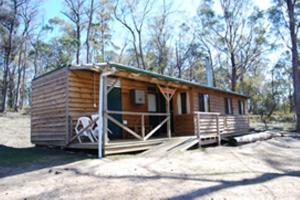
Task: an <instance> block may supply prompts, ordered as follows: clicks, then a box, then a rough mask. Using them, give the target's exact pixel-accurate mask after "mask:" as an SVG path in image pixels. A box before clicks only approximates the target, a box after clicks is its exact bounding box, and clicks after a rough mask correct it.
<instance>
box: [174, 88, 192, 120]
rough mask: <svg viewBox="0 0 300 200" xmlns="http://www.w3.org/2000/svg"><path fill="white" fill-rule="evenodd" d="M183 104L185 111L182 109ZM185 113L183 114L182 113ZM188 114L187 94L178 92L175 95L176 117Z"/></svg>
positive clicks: (188, 100) (188, 101) (188, 102)
mask: <svg viewBox="0 0 300 200" xmlns="http://www.w3.org/2000/svg"><path fill="white" fill-rule="evenodd" d="M183 94H185V95H184V96H185V98H184V99H185V100H183V98H182V97H183ZM184 102H185V109H183V108H184V104H183V103H184ZM183 111H185V112H183ZM189 113H190V98H189V93H188V92H187V91H186V92H179V93H178V94H177V114H178V115H183V114H189Z"/></svg>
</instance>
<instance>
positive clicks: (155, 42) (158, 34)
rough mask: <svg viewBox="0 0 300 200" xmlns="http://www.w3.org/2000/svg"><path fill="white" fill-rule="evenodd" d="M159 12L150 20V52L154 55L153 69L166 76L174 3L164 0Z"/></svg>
mask: <svg viewBox="0 0 300 200" xmlns="http://www.w3.org/2000/svg"><path fill="white" fill-rule="evenodd" d="M158 9H159V12H158V14H157V15H155V16H153V17H152V18H151V20H150V26H149V30H150V31H149V32H150V41H149V43H150V45H149V46H150V52H152V53H153V54H154V56H153V57H154V58H153V63H152V64H151V66H152V67H151V69H152V70H155V71H158V72H159V73H161V74H164V71H165V69H166V68H167V66H168V61H169V57H170V50H171V49H170V47H169V46H168V45H169V43H170V39H171V36H172V31H173V27H172V25H171V18H172V15H173V14H174V11H173V8H172V2H169V3H168V2H166V0H162V4H161V5H160V6H159V8H158Z"/></svg>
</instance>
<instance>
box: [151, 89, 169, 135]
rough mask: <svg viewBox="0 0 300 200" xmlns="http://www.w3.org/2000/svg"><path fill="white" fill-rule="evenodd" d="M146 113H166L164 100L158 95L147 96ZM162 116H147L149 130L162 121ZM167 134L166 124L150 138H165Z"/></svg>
mask: <svg viewBox="0 0 300 200" xmlns="http://www.w3.org/2000/svg"><path fill="white" fill-rule="evenodd" d="M147 100H148V112H150V113H151V112H152V113H164V112H166V100H165V98H164V97H163V96H162V95H161V94H160V93H149V94H148V98H147ZM164 118H165V117H164V116H149V128H150V129H153V128H155V127H156V126H157V125H158V124H160V122H161V121H163V120H164ZM166 133H167V129H166V124H165V125H164V126H163V127H161V128H160V129H159V130H158V131H157V132H156V133H154V135H153V136H152V137H165V136H166Z"/></svg>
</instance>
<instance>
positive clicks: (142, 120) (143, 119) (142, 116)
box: [141, 114, 145, 140]
mask: <svg viewBox="0 0 300 200" xmlns="http://www.w3.org/2000/svg"><path fill="white" fill-rule="evenodd" d="M141 123H142V138H143V140H145V115H144V114H142V115H141Z"/></svg>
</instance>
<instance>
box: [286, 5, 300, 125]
mask: <svg viewBox="0 0 300 200" xmlns="http://www.w3.org/2000/svg"><path fill="white" fill-rule="evenodd" d="M286 3H287V10H288V16H289V29H290V37H291V43H292V66H293V86H294V100H295V113H296V116H297V121H296V129H297V130H300V67H299V58H298V50H297V34H296V32H297V31H296V21H295V13H294V9H295V4H294V3H293V1H292V0H287V1H286Z"/></svg>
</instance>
